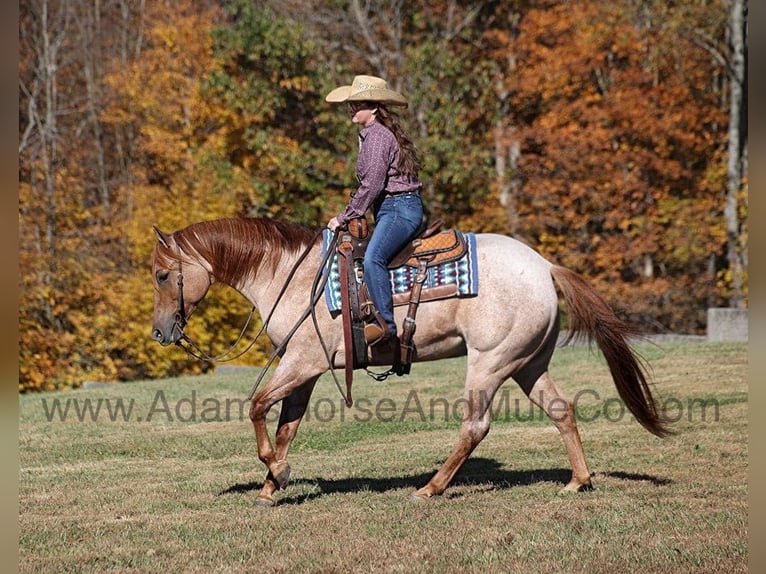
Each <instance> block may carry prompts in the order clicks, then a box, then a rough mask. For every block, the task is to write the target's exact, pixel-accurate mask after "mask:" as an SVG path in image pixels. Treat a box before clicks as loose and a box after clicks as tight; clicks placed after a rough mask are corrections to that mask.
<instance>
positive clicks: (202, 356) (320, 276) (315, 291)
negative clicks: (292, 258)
mask: <svg viewBox="0 0 766 574" xmlns="http://www.w3.org/2000/svg"><path fill="white" fill-rule="evenodd" d="M321 233H322V230H321V229H320V230H319V231H317V232H316V234H315V235H314V237H313V238H312V239H311V241H310V242H309V244H308V246H307V247H306V249H305V250H304V251H303V253H301V256H300V257H299V258H298V260H297V261H296V262H295V265H293V268H292V269H291V270H290V273H289V274H288V275H287V278H286V279H285V282H284V284H283V285H282V288H281V290H280V291H279V294H278V295H277V298H276V300H275V301H274V305H273V306H272V308H271V311H269V314H268V316H267V317H266V319H265V320H264V321H263V324H262V325H261V328H260V329H259V330H258V333H256V335H255V337H253V339H252V340H251V341H250V342H249V343H248V344H247V346H246V347H245V348H244V349H243V350H242V351H240V352H239V353H237V354H236V355H233V356H228V355H230V354H231V352H232V351H233V350H234V349H235V348H236V346H237V345H238V344H239V342H240V341H241V340H242V337H243V336H244V334H245V331H246V330H247V328H248V326H249V325H250V321H251V319H252V317H253V313H254V312H255V306H253V307H252V308H251V309H250V314H249V315H248V317H247V321H246V322H245V326H244V327H243V328H242V330H241V332H240V334H239V336H238V337H237V340H236V341H235V342H234V343H233V344H232V346H231V347H230V348H229V349H228V350H227V351H225V352H224V353H222V354H220V355H218V356H217V357H211V356H210V355H208V354H207V353H205V352H204V351H202V349H201V348H200V346H199V345H198V344H197V343H195V342H194V341H193V340H192V339H191V338H190V337H189V336H188V335H186V333H184V327H186V325H187V324H188V320H187V317H186V314H185V304H184V291H183V271H182V260H181V249H180V247H179V246H178V245H176V249H177V250H178V255H179V258H178V309H177V311H176V314H175V322H174V324H173V331H175V330H178V333H179V338H178V339H177V340H176V345H177V346H179V347H181V348H182V349H183V350H184V351H186V353H187V354H188V355H190V356H192V357H194V358H196V359H199V360H203V361H208V362H226V361H232V360H234V359H237V358H239V357H241V356H242V355H244V354H245V353H246V352H247V351H249V350H250V349H251V348H252V346H253V345H254V344H255V342H256V341H257V340H258V337H260V336H261V334H263V333H264V332H265V331H266V329H267V328H268V325H269V322H270V321H271V317H272V316H273V315H274V311H275V310H276V308H277V305H278V304H279V302H280V301H281V299H282V297H283V295H284V294H285V292H286V291H287V287H288V286H289V285H290V282H291V281H292V279H293V277H294V276H295V273H296V272H297V271H298V268H299V267H300V266H301V264H302V263H303V262H304V260H305V259H306V257H307V256H308V254H309V253H310V252H311V250H312V248H313V247H314V244H315V243H316V240H317V239H318V238H319V236H320V235H321ZM339 235H340V233H339V232H337V231H336V232H335V234H334V235H333V239H332V242H331V244H330V246H329V247H328V248H327V251H326V253H325V255H324V258H323V259H322V262H321V263H320V264H319V268H318V269H317V273H316V275H315V277H314V282H313V284H312V286H311V298H310V302H309V306H308V308H307V309H306V310H305V311H304V312H303V313H302V314H301V316H300V318H299V319H298V321H297V322H296V323H295V325H294V326H293V328H292V329H290V332H289V333H288V334H287V336H285V338H284V341H283V342H282V344H281V345H279V347H277V348H276V349H274V351H273V352H272V354H271V357H269V360H268V361H267V362H266V364H265V365H264V366H263V368H262V369H261V372H260V374H259V375H258V378H257V379H256V381H255V383H254V384H253V386H252V388H251V389H250V392H249V393H248V395H247V400H252V399H253V397H254V396H255V392H256V390H257V389H258V387H259V385H260V384H261V381H262V380H263V377H264V376H265V375H266V373H267V372H268V369H269V367H270V366H271V365H272V363H273V362H274V360H275V359H276V358H277V357H278V356H280V355H281V354H282V353H284V350H285V348H286V347H287V344H288V343H289V342H290V339H292V337H293V335H294V334H295V332H296V331H297V330H298V328H299V327H300V326H301V325H302V324H303V322H304V321H305V320H306V319H307V318H308V316H309V315H311V317H312V320H313V323H314V328H315V329H316V332H317V335H318V336H319V342H320V344H321V345H322V350H323V351H324V354H325V358H326V359H327V364H328V365H329V367H330V373H331V374H332V377H333V380H334V381H335V386H336V387H337V388H338V391H339V392H340V394H341V396H342V397H343V399H344V401H345V402H346V405H347V406H349V407H350V406H351V398H350V397H347V396H346V395H345V394H344V393H343V390H342V389H341V386H340V382H339V381H338V378H337V376H336V375H335V370H334V368H333V364H332V359H331V357H330V353H329V351H328V349H327V345H326V343H325V341H324V338H323V337H322V333H321V332H320V330H319V324H318V322H317V319H316V313H315V308H316V304H317V302H318V301H319V299H320V298H321V293H322V290H323V289H324V286H325V284H326V283H327V281H328V279H329V273H324V270H325V267H326V266H327V264H328V262H329V260H330V258H331V257H332V255H333V254H334V253H335V246H336V245H337V242H338V237H339ZM320 283H321V285H320Z"/></svg>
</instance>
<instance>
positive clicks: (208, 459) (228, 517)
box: [19, 343, 748, 573]
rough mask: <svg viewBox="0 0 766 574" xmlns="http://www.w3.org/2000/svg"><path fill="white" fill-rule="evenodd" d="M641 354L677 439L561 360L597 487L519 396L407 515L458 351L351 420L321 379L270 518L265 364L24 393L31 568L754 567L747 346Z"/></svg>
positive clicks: (375, 394)
mask: <svg viewBox="0 0 766 574" xmlns="http://www.w3.org/2000/svg"><path fill="white" fill-rule="evenodd" d="M639 351H640V352H641V354H642V355H643V356H644V357H645V358H646V359H647V360H648V361H649V362H650V363H651V366H652V369H653V374H654V380H655V383H656V385H655V392H656V394H657V396H658V399H659V400H660V402H661V403H662V404H666V405H667V406H668V411H667V412H668V414H669V415H674V414H677V415H680V416H678V417H677V418H678V422H677V423H676V424H675V425H674V427H675V429H676V431H677V434H676V435H674V436H672V437H670V438H668V439H664V440H663V439H657V438H655V437H653V436H652V435H650V434H649V433H647V432H646V431H644V430H643V429H642V428H641V427H640V426H639V425H638V424H637V423H636V422H635V421H634V420H633V419H632V417H631V416H630V415H625V416H617V415H619V410H618V406H619V405H618V404H617V403H616V402H615V401H614V399H615V398H616V397H617V393H616V391H615V389H614V386H613V385H612V383H611V380H610V378H609V374H608V371H607V370H606V367H605V365H604V362H603V359H602V358H601V357H600V355H599V354H597V353H596V352H591V351H589V350H588V349H587V347H575V348H564V349H560V350H558V351H557V353H556V354H555V355H554V363H553V365H552V368H551V371H552V374H553V376H554V378H555V379H556V380H557V382H558V383H559V386H560V387H561V388H562V389H563V390H564V391H565V392H566V393H567V394H568V395H569V396H570V397H578V416H579V418H580V422H579V426H580V432H581V435H582V438H583V443H584V446H585V451H586V455H587V456H588V461H589V464H590V467H591V470H592V471H593V472H594V474H595V478H594V483H595V486H596V490H594V491H592V492H588V493H582V494H578V495H569V496H562V495H560V494H559V490H560V489H561V487H562V486H563V485H564V484H565V483H566V482H567V480H568V479H569V472H570V470H569V464H568V462H567V459H566V455H565V452H564V448H563V445H562V443H561V440H560V438H559V436H558V433H556V431H555V429H554V428H553V426H552V424H550V423H549V422H548V421H547V420H545V419H544V417H541V416H540V413H539V412H538V411H535V410H534V409H530V408H529V401H528V400H527V399H526V397H524V395H523V393H521V391H520V390H519V389H518V388H517V387H515V386H514V385H513V384H512V383H509V384H507V385H506V386H505V387H503V389H502V393H501V395H500V396H499V397H498V398H497V399H496V401H495V405H494V406H495V416H494V422H493V426H492V429H491V431H490V434H489V435H488V436H487V438H486V439H485V440H484V442H482V444H481V445H480V446H479V447H478V449H477V450H476V452H475V453H474V455H473V456H472V457H471V458H470V459H469V461H468V462H467V463H466V465H465V467H464V468H463V469H462V470H461V471H460V473H459V474H458V476H457V477H456V480H455V481H454V483H453V485H452V486H451V487H450V489H448V490H447V492H446V493H445V495H444V496H442V497H438V498H436V499H433V500H431V501H428V502H426V503H420V504H416V503H412V502H410V501H409V495H410V494H411V493H412V492H413V491H414V489H416V488H417V487H419V486H422V485H423V484H425V482H427V480H428V479H429V477H430V476H431V475H432V474H433V472H434V471H435V470H436V469H437V468H438V466H439V465H440V464H441V462H442V461H443V460H444V459H445V458H446V456H447V454H448V453H449V451H450V449H451V447H452V446H453V444H454V442H455V440H456V438H457V432H458V428H459V425H460V423H459V415H460V411H459V401H458V399H459V398H460V396H461V393H462V382H463V377H464V368H465V360H464V359H454V360H448V361H440V362H437V363H430V364H416V365H414V366H413V374H412V375H410V376H408V377H401V378H399V377H394V378H391V379H389V380H388V381H387V382H383V383H379V382H375V381H373V380H372V379H370V378H368V377H366V375H364V373H362V372H357V375H356V380H355V386H354V396H355V399H356V404H355V406H354V407H353V408H352V409H346V408H345V407H343V402H342V399H341V397H340V395H339V394H338V392H337V390H336V388H335V386H334V384H333V382H332V380H331V378H330V377H329V376H325V377H323V378H322V379H321V380H320V382H319V383H318V385H317V390H316V391H315V394H314V397H313V398H312V403H311V406H310V409H309V413H308V417H307V420H305V421H304V423H303V425H302V426H301V430H300V432H299V434H298V437H297V438H296V440H295V442H294V444H293V448H292V449H291V456H290V461H291V465H292V467H293V479H292V482H291V484H290V485H289V486H288V488H287V489H285V490H284V491H281V492H279V493H278V497H277V501H278V505H277V506H276V507H275V508H271V509H263V508H257V507H253V506H252V501H253V500H254V498H255V496H256V494H257V492H258V489H259V488H260V486H261V484H262V481H263V478H264V476H265V469H264V467H263V465H262V464H261V463H260V462H259V461H258V459H257V456H256V451H255V441H254V437H253V432H252V427H251V424H250V422H249V420H248V418H247V405H244V407H243V408H240V407H242V405H243V403H242V402H241V401H242V399H243V398H244V397H245V396H246V394H247V392H248V391H249V389H250V386H251V384H252V382H253V380H254V376H255V375H256V374H257V371H255V372H254V371H250V370H245V369H243V370H238V369H235V370H231V371H225V372H219V373H217V374H209V375H204V376H200V377H187V378H179V379H168V380H158V381H150V382H140V383H130V384H123V385H115V386H110V387H107V388H99V389H91V390H79V391H71V392H67V393H50V394H45V395H24V396H21V397H20V398H19V403H20V421H19V448H20V460H21V467H20V472H19V480H20V494H19V496H20V516H19V521H20V532H21V534H20V539H19V548H20V564H19V567H20V570H21V571H22V572H94V571H99V572H101V571H109V570H112V571H119V572H131V571H133V572H167V571H173V572H180V571H183V572H202V571H226V572H252V571H256V570H258V571H264V572H288V571H289V572H341V571H352V572H353V571H376V572H384V571H385V572H389V571H395V572H396V571H399V572H435V571H457V572H480V571H481V572H483V571H486V570H488V569H492V570H494V571H524V572H560V571H563V570H565V569H566V570H567V571H574V572H588V573H599V572H604V573H606V572H615V571H626V570H630V571H641V572H671V571H672V572H675V571H679V572H727V573H728V572H745V571H746V570H747V556H748V547H747V494H748V493H747V470H748V451H747V437H748V429H747V408H748V403H747V400H748V390H747V382H746V372H747V345H746V344H708V343H690V344H681V343H674V344H668V345H663V346H662V347H656V346H652V345H642V346H640V347H639ZM596 397H598V398H596ZM67 399H70V403H69V409H70V410H69V412H68V415H67V416H66V417H65V420H61V416H60V415H61V412H62V411H60V410H59V411H53V410H52V409H53V408H54V401H58V405H59V408H60V409H61V408H64V406H65V405H66V401H67ZM74 399H76V402H73V400H74ZM86 400H87V401H90V403H89V404H90V407H91V411H88V412H85V413H84V414H83V413H82V412H81V416H80V417H78V416H77V413H76V412H75V410H74V408H75V405H77V406H78V407H79V408H81V409H82V408H83V407H84V405H85V401H86ZM99 400H101V403H100V404H101V407H100V408H101V410H100V411H98V415H97V416H96V415H95V410H94V409H96V408H97V405H98V404H99ZM107 400H108V401H109V402H108V403H107ZM118 400H121V401H122V405H123V408H124V409H128V408H129V407H130V408H131V409H132V410H130V416H129V417H126V411H122V412H115V410H114V409H115V408H116V405H117V401H118ZM107 404H108V406H109V407H110V408H112V413H111V417H110V415H109V411H108V410H107ZM131 405H132V406H131ZM445 405H447V407H448V410H447V411H446V416H445V410H444V406H445ZM176 407H178V410H176ZM193 407H194V410H192V408H193ZM607 407H608V408H607ZM80 418H82V419H83V420H80ZM271 418H272V420H275V418H276V415H273V416H272V417H271ZM49 419H50V420H49ZM92 419H96V420H92ZM126 419H127V420H126ZM139 419H140V420H139ZM270 426H271V428H273V426H274V424H273V422H272V424H271V425H270Z"/></svg>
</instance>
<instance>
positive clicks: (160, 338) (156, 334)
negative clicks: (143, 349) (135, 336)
mask: <svg viewBox="0 0 766 574" xmlns="http://www.w3.org/2000/svg"><path fill="white" fill-rule="evenodd" d="M152 339H154V340H155V341H157V342H158V343H159V344H160V345H162V346H163V347H167V346H168V345H170V343H173V342H174V341H173V337H172V335H171V336H170V337H166V336H165V335H164V334H163V333H162V331H161V330H160V329H157V328H156V327H155V328H154V330H153V331H152Z"/></svg>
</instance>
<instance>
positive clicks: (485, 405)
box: [152, 218, 669, 505]
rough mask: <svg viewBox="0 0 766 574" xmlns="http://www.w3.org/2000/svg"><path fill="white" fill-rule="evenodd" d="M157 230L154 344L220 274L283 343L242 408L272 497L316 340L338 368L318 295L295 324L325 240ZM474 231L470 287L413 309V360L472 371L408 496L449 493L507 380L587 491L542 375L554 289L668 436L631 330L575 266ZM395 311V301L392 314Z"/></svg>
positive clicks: (277, 233)
mask: <svg viewBox="0 0 766 574" xmlns="http://www.w3.org/2000/svg"><path fill="white" fill-rule="evenodd" d="M155 232H156V234H157V239H158V242H157V245H156V247H155V250H154V254H153V261H152V277H153V283H154V291H155V297H154V326H153V332H152V337H153V338H154V339H155V340H156V341H158V342H159V343H161V344H162V345H168V344H170V343H176V342H178V341H179V339H181V338H182V337H183V327H184V325H185V324H186V319H187V318H188V317H189V315H191V313H192V312H193V311H194V309H195V307H196V306H197V304H198V303H199V302H200V301H201V300H202V298H203V297H204V296H205V295H206V293H207V291H208V288H209V287H210V285H211V284H212V283H213V282H214V281H217V282H220V283H223V284H225V285H229V286H231V287H232V288H234V289H236V290H237V291H239V292H240V293H241V294H242V295H243V296H244V297H245V298H247V299H248V300H249V301H251V302H252V304H253V305H254V307H255V308H256V309H257V310H258V311H259V313H260V314H261V316H262V317H266V316H267V315H270V318H269V320H268V321H267V329H266V333H267V335H268V336H269V338H270V339H271V341H272V342H273V343H274V345H275V346H277V347H280V346H281V345H286V347H285V350H284V354H283V355H282V356H281V358H280V361H279V365H278V366H277V368H276V369H275V371H274V373H273V375H272V376H271V378H270V379H269V380H268V382H267V383H266V384H265V385H264V386H263V388H262V389H261V390H260V391H259V392H258V393H257V394H256V395H255V396H254V397H253V399H252V404H251V407H250V419H251V420H252V423H253V427H254V429H255V436H256V442H257V446H258V457H259V458H260V460H261V461H263V463H264V464H265V465H266V466H267V468H268V474H267V476H266V480H265V482H264V485H263V488H262V489H261V491H260V493H259V494H258V498H257V501H256V502H257V503H258V504H264V505H273V504H274V493H275V492H276V491H277V490H278V489H280V488H284V487H285V486H286V485H287V483H288V479H289V476H290V466H289V465H288V463H287V451H288V449H289V447H290V443H291V442H292V440H293V438H294V437H295V435H296V432H297V430H298V425H299V424H300V422H301V419H302V418H303V415H304V413H305V412H306V407H307V405H308V401H309V398H310V396H311V393H312V391H313V389H314V385H315V383H316V381H317V379H318V378H319V376H320V375H322V374H323V373H325V372H327V371H328V370H329V368H330V365H328V360H327V354H326V353H325V349H327V350H329V356H330V357H331V360H332V361H333V363H334V365H333V366H334V367H343V360H344V349H343V329H342V326H341V319H340V317H335V318H334V317H333V316H332V315H331V313H330V312H329V311H328V309H327V306H326V305H325V304H324V302H320V303H319V304H317V305H316V306H315V311H314V312H315V316H316V325H315V323H314V321H303V322H302V323H301V324H300V327H298V328H297V330H295V329H294V327H295V326H296V324H297V323H298V322H299V319H300V318H301V314H302V312H303V311H304V310H305V309H306V308H307V306H309V305H310V302H309V298H310V296H309V294H310V293H311V291H312V285H315V283H316V281H315V278H316V277H317V271H318V268H319V266H320V263H321V260H322V255H321V238H320V237H319V234H318V233H316V232H315V231H312V230H310V229H308V228H305V227H301V226H297V225H291V224H287V223H283V222H278V221H273V220H269V219H248V218H240V219H222V220H216V221H205V222H201V223H195V224H192V225H190V226H188V227H186V228H185V229H182V230H180V231H177V232H175V233H172V234H165V233H162V232H161V231H159V230H158V229H156V228H155ZM476 242H477V256H478V269H479V285H480V292H479V294H478V295H477V296H474V297H468V298H453V299H446V300H442V301H433V302H429V303H426V304H422V305H421V306H420V309H419V311H418V316H417V331H416V332H415V336H414V340H413V342H414V344H415V348H416V357H415V361H435V360H438V359H444V358H447V357H457V356H463V355H467V363H468V369H467V373H466V380H465V394H464V399H465V407H464V414H463V423H462V427H461V429H460V436H459V438H458V441H457V444H456V445H455V447H454V448H453V449H452V452H451V453H450V455H449V457H448V458H447V460H446V461H445V462H444V464H443V465H442V466H441V468H440V469H439V470H438V471H437V472H436V474H434V476H433V477H432V478H431V480H430V481H429V482H428V483H427V484H426V485H425V486H423V487H422V488H420V489H419V490H417V491H416V492H415V493H414V497H415V498H417V499H427V498H429V497H431V496H434V495H439V494H442V493H443V492H444V491H445V489H446V488H447V487H448V485H449V484H450V482H451V480H452V479H453V477H454V476H455V473H456V472H457V471H458V469H460V467H461V465H463V463H464V462H465V461H466V459H467V458H468V457H469V456H470V454H471V452H472V451H473V450H474V449H475V448H476V446H477V445H478V444H479V443H480V442H481V440H482V439H483V438H484V437H485V436H486V434H487V432H488V431H489V426H490V414H491V413H490V410H491V409H490V406H491V402H492V399H493V397H494V396H495V392H496V391H497V389H498V388H499V387H500V385H502V384H503V383H504V382H505V381H506V380H508V379H510V378H512V379H513V380H514V381H516V383H517V384H518V385H519V386H520V387H521V388H522V390H523V391H524V392H525V393H526V395H527V396H528V397H529V399H530V400H531V401H532V402H533V403H534V404H535V405H537V406H539V407H540V408H542V410H543V411H544V412H545V413H546V414H548V416H549V417H550V418H551V419H552V420H553V423H554V424H555V425H556V428H557V429H558V430H559V433H560V434H561V437H562V439H563V441H564V445H565V446H566V451H567V455H568V457H569V461H570V463H571V465H572V478H571V480H570V481H569V483H568V484H567V485H566V486H565V487H564V490H565V491H580V490H585V489H589V488H591V474H590V471H589V470H588V466H587V463H586V461H585V453H584V452H583V448H582V443H581V441H580V436H579V433H578V430H577V425H576V421H575V414H574V409H573V405H572V403H571V401H569V400H567V399H564V398H563V396H562V394H561V392H560V391H559V389H558V388H557V386H556V385H555V384H554V382H553V380H552V379H551V376H550V375H549V373H548V365H549V362H550V360H551V356H552V355H553V352H554V350H555V348H556V344H557V337H558V334H559V307H558V295H557V291H556V287H555V286H556V285H557V286H558V288H559V290H560V292H561V294H562V296H563V298H564V300H565V302H566V304H567V306H568V309H569V335H570V337H571V336H584V337H587V338H588V339H589V340H594V341H595V342H596V343H597V345H598V347H599V348H600V350H601V352H602V353H603V354H604V356H605V358H606V362H607V365H608V367H609V370H610V372H611V375H612V378H613V380H614V383H615V386H616V387H617V391H618V393H619V395H620V397H621V398H622V400H623V401H624V402H625V405H626V406H627V407H628V409H629V410H630V412H631V413H632V414H633V415H634V416H635V418H636V420H637V421H638V422H639V423H640V424H641V425H642V426H643V427H644V428H646V429H647V430H648V431H649V432H651V433H653V434H655V435H657V436H664V435H666V434H668V432H669V431H668V429H667V428H666V426H665V423H664V421H663V420H662V418H661V417H660V415H659V413H658V409H657V406H656V404H655V401H654V399H653V397H652V394H651V391H650V387H649V384H648V382H647V377H646V374H645V371H644V369H643V366H642V364H641V362H640V360H639V359H638V357H637V356H636V355H635V353H634V352H633V350H632V349H631V347H630V345H629V342H628V337H630V336H632V335H634V334H635V331H634V329H632V328H631V327H630V326H629V325H627V324H626V323H624V322H623V321H621V320H620V319H618V318H617V316H616V315H615V314H614V312H613V311H612V310H611V309H610V308H609V306H608V305H607V303H606V302H605V301H604V299H603V298H602V297H601V296H600V295H599V294H598V293H597V292H596V291H595V290H594V289H593V288H592V287H591V286H589V285H588V283H586V281H585V280H584V279H583V278H582V277H580V276H579V275H577V274H576V273H574V272H573V271H570V270H568V269H565V268H563V267H560V266H556V265H553V264H552V263H550V262H548V261H547V260H545V259H544V258H543V257H542V256H540V255H539V254H538V253H536V252H535V251H534V250H532V249H531V248H530V247H528V246H526V245H524V244H523V243H521V242H519V241H516V240H514V239H512V238H509V237H505V236H501V235H493V234H477V235H476ZM302 256H303V258H302ZM296 263H300V264H299V265H297V266H296ZM286 279H289V281H287V282H286ZM554 281H555V284H554ZM179 307H180V309H179ZM404 309H405V308H403V307H402V308H397V311H396V320H397V322H398V323H399V324H401V321H402V319H403V314H404V312H405V311H404ZM317 326H318V329H319V332H320V333H321V340H320V335H319V334H318V333H317ZM287 339H289V345H287ZM323 345H324V348H323ZM391 360H392V357H391V355H390V351H389V354H388V356H377V355H376V352H375V351H374V347H373V351H372V354H371V356H370V365H390V364H391ZM278 401H283V402H282V409H281V414H280V418H279V423H278V427H277V431H276V445H274V444H272V441H271V439H270V437H269V435H268V432H267V428H266V415H267V413H268V411H269V409H270V408H271V407H272V406H273V405H274V404H275V403H277V402H278ZM563 405H567V406H568V408H566V409H563V408H562V406H563Z"/></svg>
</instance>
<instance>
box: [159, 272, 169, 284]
mask: <svg viewBox="0 0 766 574" xmlns="http://www.w3.org/2000/svg"><path fill="white" fill-rule="evenodd" d="M168 277H170V271H157V283H164V282H165V281H167V280H168Z"/></svg>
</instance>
